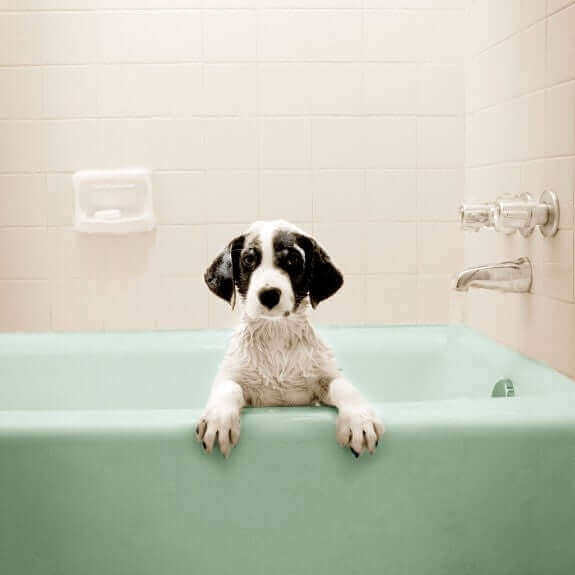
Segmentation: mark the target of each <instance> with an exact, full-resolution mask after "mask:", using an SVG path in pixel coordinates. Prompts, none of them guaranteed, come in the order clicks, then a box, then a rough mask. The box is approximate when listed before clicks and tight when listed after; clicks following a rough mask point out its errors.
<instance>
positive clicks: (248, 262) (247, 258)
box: [242, 252, 256, 268]
mask: <svg viewBox="0 0 575 575" xmlns="http://www.w3.org/2000/svg"><path fill="white" fill-rule="evenodd" d="M242 263H243V264H244V266H245V267H246V268H253V267H254V266H255V265H256V256H255V254H254V253H253V252H246V253H245V254H244V255H243V256H242Z"/></svg>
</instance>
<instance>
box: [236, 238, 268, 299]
mask: <svg viewBox="0 0 575 575" xmlns="http://www.w3.org/2000/svg"><path fill="white" fill-rule="evenodd" d="M261 261H262V248H261V244H260V241H259V239H258V238H257V237H255V238H252V239H249V240H246V241H244V242H243V244H242V246H240V248H239V250H238V253H237V257H236V258H235V259H233V263H234V266H233V269H234V281H235V284H236V286H237V288H238V291H239V292H240V295H241V296H242V297H244V298H245V297H246V295H247V293H248V288H249V287H250V278H251V277H252V274H253V272H254V270H255V269H256V268H257V267H258V266H259V265H260V263H261Z"/></svg>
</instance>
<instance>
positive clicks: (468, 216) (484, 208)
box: [459, 204, 494, 232]
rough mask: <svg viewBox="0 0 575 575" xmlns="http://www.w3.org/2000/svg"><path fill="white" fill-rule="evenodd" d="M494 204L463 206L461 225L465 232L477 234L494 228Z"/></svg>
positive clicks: (460, 213)
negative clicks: (481, 230) (484, 229)
mask: <svg viewBox="0 0 575 575" xmlns="http://www.w3.org/2000/svg"><path fill="white" fill-rule="evenodd" d="M492 212H493V204H461V206H460V208H459V223H460V224H461V227H462V228H463V229H464V230H470V231H474V232H477V231H479V230H480V229H482V228H491V227H493V225H494V224H493V213H492Z"/></svg>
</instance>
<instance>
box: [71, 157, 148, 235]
mask: <svg viewBox="0 0 575 575" xmlns="http://www.w3.org/2000/svg"><path fill="white" fill-rule="evenodd" d="M73 180H74V191H75V196H76V214H75V225H74V228H75V229H76V230H77V231H79V232H86V233H90V234H128V233H133V232H147V231H150V230H152V229H153V228H154V226H155V223H156V219H155V217H154V206H153V203H152V182H151V178H150V172H149V170H146V169H144V168H131V169H126V170H107V171H95V170H89V171H82V172H76V173H75V174H74V176H73Z"/></svg>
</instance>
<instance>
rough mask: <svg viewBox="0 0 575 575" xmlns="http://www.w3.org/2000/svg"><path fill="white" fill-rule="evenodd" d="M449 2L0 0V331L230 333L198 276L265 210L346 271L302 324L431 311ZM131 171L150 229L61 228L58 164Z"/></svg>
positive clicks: (452, 38)
mask: <svg viewBox="0 0 575 575" xmlns="http://www.w3.org/2000/svg"><path fill="white" fill-rule="evenodd" d="M466 5H467V0H164V1H161V0H116V1H112V0H75V1H72V0H0V329H2V330H50V329H53V330H100V329H106V330H114V329H153V328H158V329H172V328H200V327H208V326H223V325H229V324H230V323H232V322H233V321H235V320H234V318H233V315H232V314H231V313H230V312H229V310H228V309H227V307H226V305H225V304H224V303H223V302H220V301H218V300H217V299H216V298H215V297H214V296H212V295H211V294H209V292H208V290H207V288H206V287H205V286H204V285H203V282H202V279H201V276H202V272H203V270H204V268H205V267H206V265H207V264H208V262H209V261H210V260H211V258H212V257H213V256H215V254H216V253H217V251H218V250H219V249H220V248H221V247H222V246H223V245H224V244H225V243H226V242H227V241H228V240H230V239H231V238H232V237H233V236H234V235H236V234H238V233H239V232H241V231H242V230H243V229H244V228H245V227H246V226H247V224H248V223H250V222H251V221H253V220H255V219H258V218H280V217H281V218H286V219H289V220H292V221H294V222H295V223H297V224H299V225H301V226H302V227H303V228H304V229H305V230H307V231H309V232H310V233H314V234H315V235H317V237H318V238H319V239H320V240H321V241H322V242H323V243H324V245H325V246H326V248H327V249H328V251H329V252H330V254H331V255H332V256H333V259H334V260H335V262H336V263H337V264H338V265H339V266H340V267H341V268H342V270H343V272H344V273H345V276H346V283H345V287H344V289H343V290H342V292H341V293H339V294H338V295H337V296H336V297H334V298H333V299H332V300H330V301H327V302H325V303H324V304H323V305H322V306H320V308H319V310H318V312H317V319H318V321H320V322H330V323H362V322H367V323H381V322H389V323H394V322H405V323H415V322H424V323H430V322H446V321H447V319H448V317H449V292H448V285H449V277H450V276H451V275H452V274H453V273H454V272H455V271H457V270H458V269H459V268H460V267H461V265H462V262H463V239H462V235H461V233H460V232H459V230H458V228H457V223H456V221H455V220H456V206H457V204H458V203H459V201H460V199H461V196H462V189H463V165H464V81H463V36H464V23H465V11H464V8H465V7H466ZM565 72H566V71H565V70H557V71H556V72H555V73H556V74H557V75H558V76H562V75H564V74H565ZM566 86H567V85H566ZM568 89H569V88H568V87H565V88H563V90H564V91H565V90H568ZM563 93H564V92H561V94H559V95H558V96H557V98H558V99H561V98H562V97H563ZM130 165H142V166H146V167H149V168H151V169H153V170H154V187H155V194H156V196H155V200H156V209H157V213H158V218H159V226H158V228H157V230H156V231H155V232H154V233H150V234H144V235H135V236H131V237H120V238H112V237H86V236H79V235H77V234H76V233H74V232H73V231H72V229H71V224H72V213H73V198H72V189H71V178H70V176H71V174H72V173H73V172H74V171H75V170H80V169H87V168H117V167H121V166H130Z"/></svg>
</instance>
